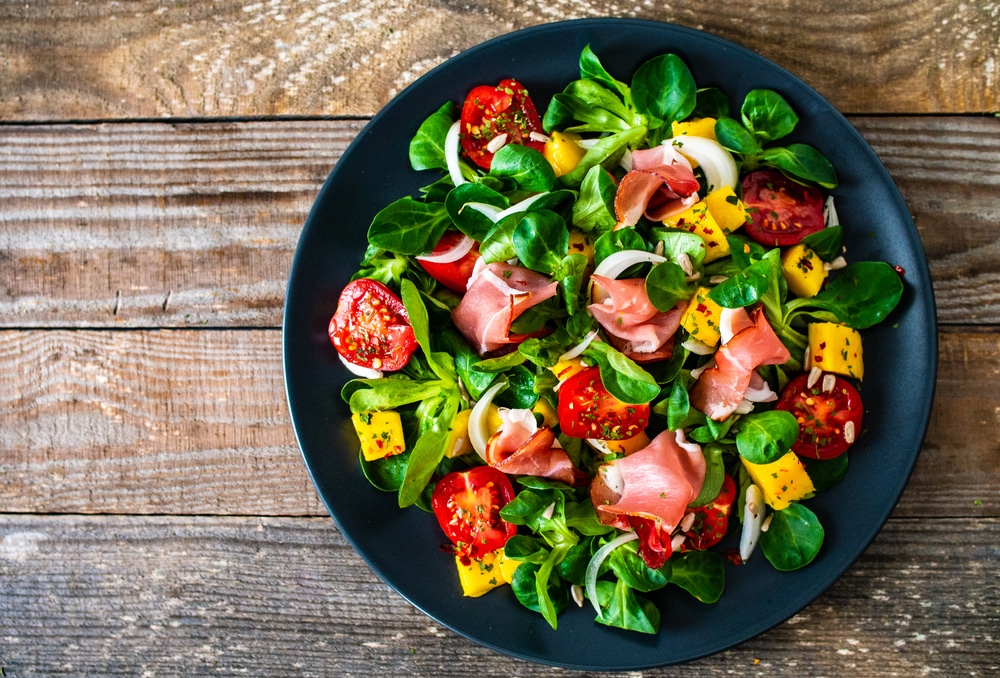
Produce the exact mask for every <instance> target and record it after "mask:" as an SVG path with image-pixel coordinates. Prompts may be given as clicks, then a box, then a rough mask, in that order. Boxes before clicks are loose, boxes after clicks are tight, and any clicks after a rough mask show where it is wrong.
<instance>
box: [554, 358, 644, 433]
mask: <svg viewBox="0 0 1000 678" xmlns="http://www.w3.org/2000/svg"><path fill="white" fill-rule="evenodd" d="M556 414H557V415H558V417H559V426H560V428H561V429H562V432H563V433H565V434H566V435H568V436H570V437H573V438H595V439H597V440H627V439H629V438H633V437H635V436H637V435H639V434H640V433H642V432H643V431H644V430H645V429H646V425H647V424H648V423H649V403H642V404H631V403H626V402H622V401H621V400H619V399H618V398H616V397H615V396H613V395H611V394H610V393H608V390H607V389H606V388H605V387H604V383H603V382H602V381H601V370H600V368H598V367H588V368H586V369H585V370H583V371H581V372H579V373H577V374H575V375H573V376H572V377H570V378H569V379H567V380H566V381H565V382H563V384H562V385H561V386H560V387H559V405H558V407H557V408H556Z"/></svg>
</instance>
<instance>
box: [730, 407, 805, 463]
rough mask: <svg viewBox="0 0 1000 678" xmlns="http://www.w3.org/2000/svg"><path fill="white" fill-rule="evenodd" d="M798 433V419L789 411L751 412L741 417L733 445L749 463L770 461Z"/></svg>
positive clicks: (776, 457) (777, 457)
mask: <svg viewBox="0 0 1000 678" xmlns="http://www.w3.org/2000/svg"><path fill="white" fill-rule="evenodd" d="M798 437H799V423H798V422H797V421H796V420H795V415H793V414H792V413H791V412H785V411H784V410H770V411H767V412H754V413H751V414H747V415H744V416H743V417H742V418H741V419H740V423H739V432H738V433H737V434H736V449H737V450H739V453H740V456H741V457H743V458H744V459H746V460H747V461H749V462H750V463H752V464H770V463H771V462H773V461H777V460H778V459H780V458H781V457H783V456H784V455H785V454H786V453H787V452H788V450H790V449H791V448H792V444H793V443H794V442H795V441H796V439H798Z"/></svg>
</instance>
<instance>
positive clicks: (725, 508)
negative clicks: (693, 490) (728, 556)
mask: <svg viewBox="0 0 1000 678" xmlns="http://www.w3.org/2000/svg"><path fill="white" fill-rule="evenodd" d="M735 499H736V481H734V480H733V478H732V476H730V475H729V474H728V473H727V474H726V478H725V480H723V481H722V489H721V490H719V496H718V497H716V498H715V499H713V500H712V501H710V502H709V503H707V504H705V505H704V506H699V507H698V508H696V509H692V511H691V512H692V513H694V515H695V519H694V525H692V526H691V529H690V530H687V531H686V532H684V534H685V536H686V537H687V539H686V540H685V541H684V548H682V549H681V550H682V551H704V550H705V549H707V548H711V547H713V546H715V545H716V544H718V543H719V542H720V541H722V538H723V537H725V536H726V530H728V529H729V511H730V510H731V509H732V508H733V500H735Z"/></svg>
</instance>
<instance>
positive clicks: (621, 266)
mask: <svg viewBox="0 0 1000 678" xmlns="http://www.w3.org/2000/svg"><path fill="white" fill-rule="evenodd" d="M666 260H667V258H666V257H661V256H660V255H658V254H653V253H651V252H647V251H645V250H622V251H621V252H615V253H614V254H612V255H609V256H608V257H605V259H604V260H603V261H601V263H600V264H598V266H597V268H595V269H594V275H599V276H601V277H602V278H617V277H618V276H620V275H621V274H622V273H623V272H625V271H626V270H627V269H629V268H631V267H632V266H635V265H636V264H644V263H646V262H649V263H651V264H662V263H663V262H664V261H666Z"/></svg>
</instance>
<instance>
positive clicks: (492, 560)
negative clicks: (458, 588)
mask: <svg viewBox="0 0 1000 678" xmlns="http://www.w3.org/2000/svg"><path fill="white" fill-rule="evenodd" d="M464 560H465V562H464V563H463V558H462V557H461V556H455V566H456V567H457V568H458V580H459V582H461V584H462V594H463V595H465V596H468V597H470V598H478V597H479V596H481V595H483V594H484V593H488V592H489V591H492V590H493V589H495V588H496V587H498V586H501V585H503V584H509V583H510V581H511V578H512V577H513V576H514V570H516V569H517V566H518V565H520V564H521V561H519V560H513V559H511V558H508V557H507V556H505V555H504V553H503V549H500V550H498V551H492V552H491V553H487V554H486V555H484V556H483V557H482V558H480V559H478V560H476V559H464Z"/></svg>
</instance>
